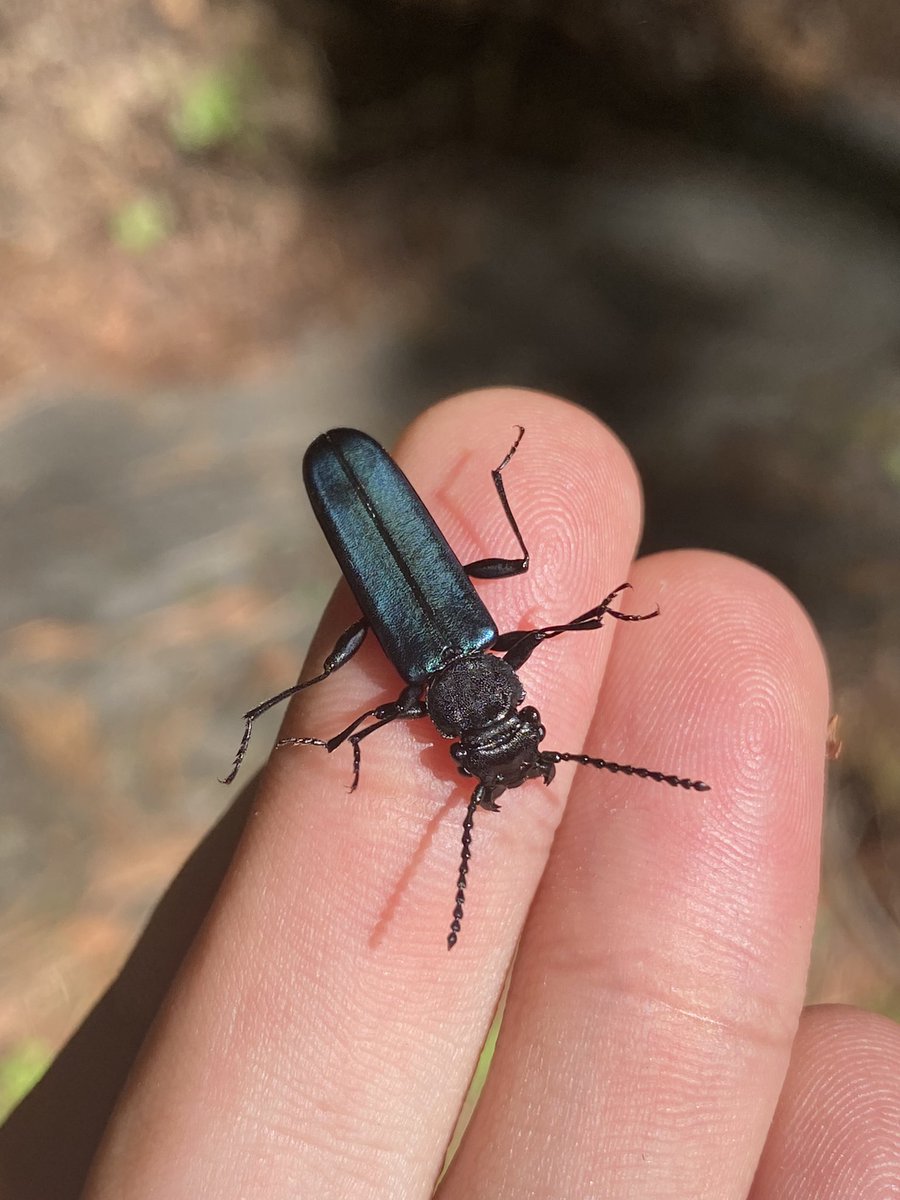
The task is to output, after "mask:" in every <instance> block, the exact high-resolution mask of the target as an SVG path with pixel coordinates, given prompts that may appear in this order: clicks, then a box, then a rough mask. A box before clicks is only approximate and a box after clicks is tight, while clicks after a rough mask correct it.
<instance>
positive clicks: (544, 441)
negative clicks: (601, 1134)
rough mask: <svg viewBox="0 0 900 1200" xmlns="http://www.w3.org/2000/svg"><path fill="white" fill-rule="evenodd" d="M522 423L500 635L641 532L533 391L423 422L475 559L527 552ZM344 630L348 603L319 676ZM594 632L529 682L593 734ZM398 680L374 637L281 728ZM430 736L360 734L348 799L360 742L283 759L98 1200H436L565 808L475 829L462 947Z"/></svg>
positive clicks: (598, 571) (568, 427) (454, 406)
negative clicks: (500, 478) (508, 516)
mask: <svg viewBox="0 0 900 1200" xmlns="http://www.w3.org/2000/svg"><path fill="white" fill-rule="evenodd" d="M516 424H522V425H524V426H526V428H527V431H528V432H527V440H526V442H523V444H522V447H521V450H520V453H519V455H518V456H517V457H516V459H515V461H514V463H513V464H511V465H510V468H509V471H508V472H507V475H506V477H505V478H506V485H507V492H508V494H509V496H510V501H511V503H512V505H513V507H514V509H515V511H516V513H517V516H518V519H519V524H520V526H521V527H522V529H523V530H524V531H525V535H526V540H527V541H528V543H529V547H530V549H531V551H532V555H533V562H534V564H535V566H534V568H533V569H532V571H531V572H530V573H529V575H527V576H525V577H522V578H518V579H514V580H509V581H498V582H492V583H486V584H484V585H483V586H482V589H481V590H482V594H483V595H484V596H485V598H486V599H487V601H488V603H489V605H490V607H491V611H492V612H493V613H494V614H495V616H496V617H497V619H498V624H499V625H500V628H501V629H506V628H515V627H516V626H517V625H519V624H520V622H521V619H522V618H523V616H524V618H525V623H526V624H532V625H534V624H542V623H548V621H549V619H550V618H555V617H557V616H558V615H559V612H560V609H561V608H562V610H563V611H564V612H565V611H567V610H568V609H569V607H570V606H571V610H572V612H573V613H577V612H579V611H583V610H584V609H586V608H588V607H590V605H591V604H592V603H596V602H597V600H598V599H600V598H602V596H598V594H597V593H598V587H597V580H598V579H601V580H603V583H604V587H606V586H607V585H606V581H607V580H608V579H610V578H611V579H613V580H614V581H615V582H618V581H619V580H620V579H621V578H622V577H623V576H622V573H623V571H624V569H625V565H626V564H627V562H628V561H629V560H630V555H631V553H632V552H633V546H634V542H635V538H636V536H637V530H638V524H639V494H638V489H637V484H636V479H635V475H634V471H633V468H632V466H631V463H630V460H629V459H628V457H627V455H626V454H625V453H624V451H623V450H622V448H621V447H620V446H619V444H618V443H617V442H616V441H615V439H613V438H612V436H611V435H610V434H609V433H608V431H606V430H605V429H604V428H603V427H602V426H601V425H600V424H599V423H598V422H596V421H595V420H594V419H593V418H591V417H589V416H588V415H587V414H586V413H584V412H582V411H581V410H579V409H576V408H573V407H570V406H568V405H565V404H562V403H561V402H558V401H551V400H548V399H547V398H546V397H540V396H537V395H534V394H530V393H522V392H494V393H486V394H484V393H483V394H476V395H474V396H466V397H461V398H458V399H456V400H454V401H451V402H449V403H447V404H445V405H442V406H440V407H438V408H437V409H435V410H433V411H432V412H430V413H429V414H427V415H426V416H425V417H424V418H422V419H421V420H420V421H419V422H417V423H416V425H415V426H414V427H413V429H412V431H411V433H410V434H409V435H408V436H407V437H406V438H405V439H404V441H403V442H402V444H401V447H400V450H399V453H398V457H399V458H400V461H401V462H402V464H403V465H404V466H405V467H406V468H407V469H408V471H409V473H410V475H411V477H412V479H413V481H414V482H415V483H416V484H418V485H419V486H420V488H421V490H422V492H423V495H424V498H425V500H426V502H427V503H428V504H429V506H430V507H431V508H432V510H433V512H434V513H435V516H436V517H437V519H438V522H439V524H440V525H441V526H442V528H444V529H445V530H446V531H447V533H448V535H449V538H450V541H451V543H452V544H453V545H454V546H455V547H456V548H457V550H458V551H459V552H460V555H461V557H463V559H464V561H466V560H470V559H475V558H483V557H485V556H486V555H494V554H499V555H501V556H506V555H509V554H513V553H515V545H514V542H513V539H512V535H511V533H510V530H509V528H508V526H507V524H506V521H505V518H504V516H503V512H502V509H501V507H500V504H499V502H498V500H497V497H496V494H495V493H494V492H493V489H492V488H491V485H490V477H489V473H488V468H490V467H493V466H495V465H496V464H497V462H499V460H500V459H501V458H502V456H503V454H504V453H505V451H506V449H507V448H508V445H509V443H510V442H511V440H512V436H513V435H514V433H515V429H514V426H515V425H516ZM526 450H527V451H528V453H526ZM513 468H515V470H514V469H513ZM583 547H586V552H585V551H584V550H583ZM352 617H353V613H352V610H351V609H350V608H349V607H348V605H347V603H346V600H342V599H338V600H337V601H336V603H335V604H334V605H333V606H332V608H331V609H330V610H329V614H328V617H327V619H326V627H325V629H324V630H323V633H322V637H320V638H319V639H318V640H317V651H316V663H319V662H321V658H322V654H323V653H324V652H326V651H327V649H328V648H329V647H330V646H331V645H333V644H334V641H335V638H336V636H337V633H338V630H339V629H340V628H341V627H342V625H347V624H348V623H349V622H350V620H352ZM562 641H563V639H560V642H562ZM575 641H576V642H577V639H575ZM582 642H583V644H581V645H577V644H574V643H573V642H570V644H569V645H568V646H562V645H560V647H559V649H558V650H557V649H556V648H553V650H552V652H550V648H548V653H547V654H546V655H545V656H544V658H543V672H541V671H535V672H533V673H531V676H530V678H531V680H532V681H533V682H536V686H535V694H536V695H539V696H540V698H541V700H542V699H543V695H544V694H545V691H544V689H543V688H541V690H540V692H538V686H537V685H538V684H540V683H541V682H544V683H546V684H547V688H546V694H547V696H548V704H547V706H546V712H545V715H546V718H547V721H548V723H550V724H553V725H557V723H558V727H560V728H565V729H566V731H567V736H570V737H573V738H574V739H575V740H576V742H580V740H581V737H582V735H583V731H584V728H585V726H586V722H587V716H588V714H589V713H590V712H591V711H592V709H593V705H594V700H595V694H596V688H597V686H598V680H599V673H600V667H601V660H602V655H603V651H604V644H605V642H604V639H603V638H599V637H588V638H585V639H582ZM554 669H555V670H557V671H559V672H560V678H562V679H563V680H565V686H564V687H559V686H558V684H559V678H549V677H548V676H547V672H548V671H549V672H552V671H553V670H554ZM307 673H309V672H307ZM551 684H552V685H553V686H552V687H551ZM399 690H400V689H399V680H398V679H397V677H396V675H395V674H394V673H393V672H391V670H390V669H389V668H388V666H387V664H386V663H385V661H384V659H383V656H381V655H380V652H379V651H378V649H377V647H376V646H375V645H371V644H367V645H366V646H365V647H364V648H363V650H362V651H361V652H360V654H359V655H358V656H357V657H356V658H355V659H354V660H353V662H352V663H351V664H349V665H348V666H347V667H346V668H345V669H342V670H341V671H340V672H339V673H337V675H335V676H334V677H333V678H332V679H330V680H329V681H328V683H327V685H323V686H322V687H320V688H316V689H314V690H313V692H312V693H306V694H304V695H303V696H302V697H301V701H302V703H300V704H298V705H296V706H295V708H294V709H293V710H292V711H291V713H290V714H289V718H288V721H287V723H286V732H289V733H290V734H291V735H293V736H296V735H306V734H315V735H321V734H323V733H324V734H325V735H326V736H328V735H329V734H331V733H333V732H334V731H335V730H338V729H340V728H342V727H343V725H344V724H346V723H347V722H348V721H349V720H350V719H351V718H352V717H353V715H354V714H356V713H358V712H360V711H362V710H364V709H366V708H370V707H371V706H372V705H373V703H376V702H379V701H380V700H383V699H388V698H391V697H393V696H395V695H396V694H397V693H398V691H399ZM421 724H424V722H422V723H421ZM433 740H435V737H434V731H433V730H432V729H431V727H430V726H428V727H427V728H425V729H422V730H420V729H418V728H416V727H415V726H404V725H403V723H401V722H397V723H396V724H394V725H392V726H389V727H388V728H386V729H384V730H382V731H380V732H379V734H378V735H376V736H375V737H373V738H370V739H369V740H367V741H366V742H365V743H364V745H363V749H364V755H363V763H362V767H363V775H362V783H361V786H360V789H359V790H358V791H357V792H356V793H355V794H354V795H353V796H348V794H347V782H348V778H349V769H350V754H349V752H347V753H346V754H344V755H342V754H341V753H340V751H338V752H336V753H335V754H334V755H332V756H328V755H326V754H324V753H323V752H322V750H321V749H316V748H311V747H306V748H303V749H301V748H297V749H291V750H284V751H279V752H278V753H276V754H275V755H273V758H272V760H271V762H270V764H269V768H268V770H267V772H266V774H265V776H264V778H263V781H262V784H261V786H260V792H259V799H258V806H257V812H256V814H255V815H254V817H253V818H251V821H250V822H249V825H248V829H247V833H246V834H245V837H244V840H243V842H242V844H241V846H240V848H239V850H238V853H237V855H236V858H235V861H234V864H233V866H232V869H231V871H230V873H229V875H228V877H227V878H226V880H225V883H224V885H223V888H222V890H221V892H220V896H219V899H218V902H217V904H216V905H215V906H214V908H213V911H212V913H211V915H210V918H209V920H208V921H207V924H206V926H205V928H204V930H203V932H202V934H201V936H200V938H199V939H198V942H197V943H196V944H195V946H194V949H193V952H192V954H191V955H190V957H189V959H188V962H187V963H186V966H185V969H184V970H183V972H182V974H181V976H180V977H179V979H178V980H177V982H176V985H175V987H174V989H173V991H172V993H171V995H170V998H169V1002H168V1004H167V1006H166V1008H165V1010H164V1013H163V1015H162V1018H161V1020H160V1021H159V1023H158V1024H157V1026H156V1028H155V1030H154V1032H153V1034H152V1035H151V1038H150V1040H149V1042H148V1045H147V1047H146V1049H145V1053H144V1055H143V1057H142V1059H141V1061H140V1063H139V1065H138V1068H137V1070H136V1072H135V1074H134V1076H133V1078H132V1080H131V1082H130V1084H129V1087H128V1089H127V1090H126V1094H125V1097H124V1100H123V1103H122V1105H121V1107H120V1110H119V1113H118V1115H117V1117H116V1118H115V1119H114V1121H113V1125H112V1130H111V1134H110V1137H109V1140H108V1142H107V1144H106V1146H105V1148H104V1150H103V1151H102V1152H101V1160H100V1162H99V1164H98V1167H97V1171H96V1174H95V1177H94V1181H93V1188H92V1189H90V1188H89V1191H88V1195H89V1196H90V1197H91V1198H92V1200H101V1198H104V1200H105V1198H106V1197H111V1196H115V1197H117V1198H120V1197H128V1198H129V1200H132V1198H133V1200H139V1198H141V1197H144V1196H151V1195H153V1196H156V1195H165V1196H166V1197H167V1200H178V1198H179V1197H181V1196H194V1195H196V1194H207V1195H215V1196H216V1197H217V1198H218V1200H229V1198H230V1197H237V1196H241V1197H255V1196H257V1195H259V1196H263V1195H264V1196H265V1197H266V1200H278V1198H279V1197H281V1196H285V1197H286V1196H292V1197H293V1196H295V1195H297V1194H298V1192H299V1193H301V1194H304V1195H315V1196H318V1197H323V1198H324V1197H329V1196H343V1195H351V1194H352V1195H354V1196H357V1195H403V1196H410V1197H412V1196H416V1195H423V1196H424V1195H428V1194H429V1193H430V1189H431V1187H432V1185H433V1181H434V1178H435V1176H436V1174H437V1172H438V1170H439V1168H440V1165H441V1158H442V1154H443V1149H444V1146H445V1144H446V1141H447V1140H448V1138H449V1135H450V1132H451V1130H452V1125H453V1121H454V1119H455V1116H456V1113H457V1111H458V1108H459V1105H460V1103H461V1101H462V1098H463V1095H464V1093H465V1089H466V1085H467V1083H468V1080H469V1077H470V1075H471V1072H472V1069H473V1066H474V1062H475V1059H476V1057H477V1052H478V1048H479V1046H480V1044H481V1042H482V1040H483V1038H484V1035H485V1032H486V1029H487V1026H488V1024H489V1021H490V1018H491V1014H492V1012H493V1008H494V1006H495V1004H496V999H497V995H498V992H499V989H500V986H501V983H502V980H503V977H504V974H505V971H506V968H507V964H508V962H509V959H510V957H511V954H512V951H513V947H514V945H515V941H516V938H517V936H518V931H519V928H520V926H521V923H522V921H523V919H524V915H525V912H526V910H527V906H528V903H529V901H530V898H531V895H532V893H533V890H534V887H535V885H536V882H537V879H538V877H539V875H540V871H541V869H542V867H543V865H544V862H545V859H546V855H547V852H548V848H549V844H550V841H551V838H552V834H553V829H554V825H555V823H556V821H557V820H558V817H559V813H560V808H561V795H562V793H561V791H556V792H553V791H548V790H547V789H544V788H542V787H540V786H539V785H537V784H534V785H532V786H529V787H526V788H523V789H522V790H521V791H520V792H516V793H514V794H513V796H514V799H515V803H513V800H512V799H511V800H510V803H509V804H508V805H507V806H506V807H507V809H508V811H506V812H504V813H503V814H501V815H497V814H493V813H482V814H479V821H478V825H477V827H476V830H475V835H476V842H475V855H474V858H473V863H472V875H471V877H470V878H471V881H472V882H471V887H470V889H469V891H468V897H469V899H468V904H467V914H466V922H465V925H464V927H463V933H462V937H461V939H460V944H459V945H458V946H457V948H456V949H455V950H454V952H453V954H452V955H448V953H447V950H446V942H445V938H446V932H447V926H448V923H449V918H450V910H451V907H452V903H453V894H454V890H455V887H454V885H455V880H456V872H457V868H458V864H459V855H460V828H461V820H462V816H461V809H462V808H463V807H464V804H465V800H466V798H467V794H468V789H467V790H465V791H464V790H462V789H461V788H460V787H459V786H458V784H456V783H454V779H455V778H458V777H456V776H455V773H454V772H453V771H452V770H451V767H450V760H449V758H448V756H447V753H446V748H445V747H443V746H442V747H440V748H439V749H438V750H435V749H433V748H432V745H431V743H432V741H433ZM347 749H348V748H347V747H344V750H345V751H346V750H347ZM520 797H521V799H520ZM436 1081H437V1082H436Z"/></svg>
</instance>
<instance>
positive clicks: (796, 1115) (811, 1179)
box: [750, 1005, 900, 1200]
mask: <svg viewBox="0 0 900 1200" xmlns="http://www.w3.org/2000/svg"><path fill="white" fill-rule="evenodd" d="M898 1189H900V1028H898V1027H897V1025H895V1024H894V1022H893V1021H889V1020H887V1018H885V1017H879V1016H875V1015H874V1014H873V1013H865V1012H860V1011H859V1009H853V1008H843V1007H840V1006H838V1005H821V1006H818V1007H814V1008H809V1009H807V1010H806V1012H804V1014H803V1018H802V1020H801V1022H800V1029H799V1031H798V1033H797V1037H796V1040H795V1042H794V1049H793V1053H792V1055H791V1065H790V1068H789V1070H788V1075H787V1079H786V1080H785V1084H784V1090H783V1091H782V1094H781V1099H780V1100H779V1102H778V1109H777V1111H776V1113H775V1120H774V1121H773V1122H772V1128H771V1130H770V1132H769V1138H768V1141H767V1142H766V1148H765V1150H764V1151H763V1156H762V1161H761V1162H760V1164H759V1170H758V1171H757V1174H756V1179H755V1180H754V1183H753V1188H752V1190H751V1192H750V1200H847V1197H850V1196H852V1197H853V1200H884V1198H885V1197H887V1196H895V1195H897V1194H898Z"/></svg>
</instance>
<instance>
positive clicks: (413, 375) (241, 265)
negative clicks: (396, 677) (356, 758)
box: [0, 0, 900, 1108]
mask: <svg viewBox="0 0 900 1200" xmlns="http://www.w3.org/2000/svg"><path fill="white" fill-rule="evenodd" d="M0 145H2V147H3V155H2V160H0V280H2V293H0V295H2V299H0V493H2V505H0V562H2V564H3V574H4V585H3V588H2V592H0V711H2V724H0V778H2V799H0V911H2V916H3V919H2V926H0V1107H3V1108H5V1107H8V1106H9V1105H10V1104H12V1102H13V1101H14V1100H15V1098H16V1097H17V1096H18V1095H20V1094H21V1093H22V1091H23V1090H24V1089H25V1088H27V1086H28V1085H29V1083H30V1082H31V1081H32V1080H33V1079H35V1078H36V1077H37V1075H38V1074H39V1073H40V1071H41V1070H42V1069H43V1067H44V1065H45V1064H46V1062H47V1061H48V1059H49V1057H50V1056H51V1055H52V1053H53V1052H54V1051H55V1049H56V1048H57V1047H58V1046H59V1045H60V1044H61V1043H62V1042H63V1041H64V1040H65V1038H66V1037H67V1035H68V1034H69V1033H70V1032H71V1031H72V1029H73V1028H74V1027H75V1026H76V1025H77V1023H78V1022H79V1021H80V1019H81V1018H82V1017H83V1015H84V1014H85V1012H86V1011H87V1010H88V1009H89V1008H90V1006H91V1004H92V1003H93V1001H94V999H95V998H96V997H97V995H98V994H99V992H100V991H102V989H103V988H104V987H105V985H106V984H107V982H108V981H109V980H110V978H111V977H112V976H113V974H114V973H115V972H116V970H117V969H118V967H119V965H120V964H121V962H122V960H123V958H124V956H125V955H126V953H127V951H128V948H129V946H130V945H131V944H132V942H133V940H134V938H135V936H136V933H137V931H138V930H139V929H140V927H141V926H142V924H143V923H144V921H145V920H146V918H147V916H148V914H149V912H150V911H151V909H152V907H153V905H154V903H155V901H156V900H157V898H158V897H159V895H160V893H161V892H162V891H163V889H164V887H165V885H166V883H167V881H168V880H169V878H170V876H171V875H172V874H173V872H174V871H175V870H176V869H177V867H178V866H179V865H180V863H181V862H182V861H183V860H184V858H185V856H186V855H187V854H188V852H189V851H190V849H191V847H192V846H193V845H194V844H195V843H196V842H197V840H198V839H199V838H200V836H201V835H202V834H203V832H204V831H205V830H206V829H207V828H208V827H209V826H210V825H211V823H213V822H214V821H215V820H216V818H217V817H218V816H219V815H220V814H221V813H222V812H223V810H224V808H225V806H226V805H227V804H228V803H229V801H230V800H231V799H232V798H233V796H232V794H231V793H228V792H226V791H225V789H223V788H221V787H220V786H219V785H218V783H217V782H216V777H217V775H221V774H222V773H223V772H224V771H225V770H226V769H227V766H228V764H229V762H230V760H231V756H232V754H233V751H234V745H235V741H236V739H237V736H238V735H239V734H240V719H239V717H240V713H241V712H242V711H243V710H244V708H246V707H247V706H248V705H249V704H250V703H252V702H254V701H256V700H258V699H260V698H262V697H264V696H266V695H268V694H270V693H272V692H274V691H277V690H278V689H280V688H282V687H283V686H285V685H286V684H287V683H288V682H289V681H291V680H292V679H293V678H294V677H295V674H296V671H297V669H298V666H299V664H300V662H301V661H302V658H303V654H304V649H305V645H306V642H307V639H308V637H309V636H310V634H311V631H312V629H313V627H314V624H315V621H316V618H317V615H318V613H319V611H320V610H321V607H322V605H323V602H324V600H325V599H326V597H327V595H328V593H329V591H330V589H331V587H332V585H333V582H334V580H335V577H336V569H335V567H334V565H333V564H332V562H331V560H330V556H329V555H328V553H327V551H326V550H325V549H324V546H323V544H322V539H321V537H320V535H319V533H318V530H317V528H316V527H315V524H314V521H313V518H312V516H311V514H310V513H309V510H308V506H307V503H306V499H305V495H304V494H303V491H302V485H301V483H300V479H299V465H300V460H301V457H302V453H303V450H304V448H305V446H306V445H307V444H308V442H309V441H310V440H311V439H312V437H313V436H314V435H315V434H316V433H318V432H319V431H321V430H322V429H323V428H326V427H329V426H331V425H334V424H338V423H346V424H351V425H358V426H361V427H363V428H365V429H367V430H369V431H370V432H372V433H373V434H375V435H376V436H378V437H380V438H381V439H382V440H384V441H385V442H387V443H388V444H389V443H390V442H391V440H392V439H393V438H394V436H395V435H396V433H397V432H398V431H399V429H400V428H401V427H402V426H403V424H404V423H405V422H406V421H407V420H408V419H409V418H410V417H411V416H412V415H413V414H414V413H415V412H417V411H418V410H420V409H421V408H423V407H424V406H426V405H427V404H429V403H431V402H432V401H434V400H435V399H437V398H439V397H441V396H443V395H445V394H447V393H448V392H452V391H454V390H458V389H461V388H465V387H469V386H476V385H485V384H493V383H515V384H522V385H531V386H534V387H540V388H545V389H549V390H552V391H556V392H560V393H562V394H564V395H566V396H569V397H571V398H573V399H576V400H578V401H580V402H581V403H582V404H584V405H586V406H588V407H590V408H592V409H594V410H595V411H596V412H597V413H599V414H600V415H601V416H602V417H603V418H604V419H605V420H606V421H607V422H609V423H610V424H611V425H612V427H613V428H614V429H615V430H616V431H617V432H618V433H619V435H620V436H621V437H622V438H623V439H624V440H625V441H626V442H627V443H628V445H629V446H630V447H631V449H632V452H633V453H634V455H635V457H636V459H637V462H638V464H639V466H640V468H641V470H642V473H643V477H644V481H645V485H646V489H647V534H646V538H645V543H644V549H645V550H657V549H660V548H663V547H668V546H676V545H683V544H688V545H699V546H709V547H714V548H717V549H720V550H726V551H730V552H732V553H735V554H740V555H744V556H746V557H748V558H750V559H752V560H754V561H755V562H757V563H760V564H761V565H762V566H764V567H766V568H768V569H769V570H771V571H773V572H775V573H776V574H778V575H779V576H780V577H781V578H783V579H784V580H785V582H786V583H787V584H788V585H789V586H790V587H791V588H792V589H793V590H794V591H795V592H796V593H797V595H798V596H799V597H800V599H801V601H802V602H803V603H804V604H805V605H806V607H807V608H808V609H809V611H810V612H811V613H812V615H813V618H814V619H815V620H816V622H817V624H818V627H819V629H820V631H821V635H822V637H823V639H824V641H825V643H826V646H827V649H828V652H829V655H830V659H831V663H832V670H833V679H834V700H833V707H834V711H835V712H836V713H839V714H840V718H841V724H840V730H839V733H838V734H837V735H836V737H835V742H836V741H837V740H838V739H840V740H842V742H843V753H842V755H841V756H840V757H839V758H838V759H837V760H836V761H835V762H834V764H833V766H832V773H831V795H830V801H829V812H828V819H827V824H826V836H825V870H824V880H823V899H822V909H821V917H820V922H819V928H818V933H817V940H816V947H815V956H814V962H813V967H812V973H811V977H810V985H809V990H810V998H811V999H814V1000H824V999H827V1000H846V1001H849V1002H854V1003H861V1004H865V1005H868V1006H870V1007H874V1008H878V1009H880V1010H881V1011H883V1012H886V1013H889V1014H890V1015H893V1016H894V1017H895V1018H900V800H898V796H900V747H898V740H897V736H896V731H897V729H898V726H900V638H898V626H900V606H898V600H897V597H898V592H900V403H898V397H900V12H897V11H896V10H895V9H894V7H893V6H891V5H889V4H887V3H885V2H883V0H878V2H876V0H705V3H704V4H702V5H697V4H692V3H686V2H684V0H628V2H627V3H621V0H555V2H554V3H553V4H549V3H544V2H541V0H391V2H388V0H231V2H228V3H226V2H216V0H82V2H81V3H79V4H77V5H72V4H66V3H64V2H62V0H5V3H4V5H3V9H2V12H0ZM615 582H617V581H616V580H613V581H610V583H611V584H612V583H615ZM276 720H277V718H276ZM274 728H275V721H274V720H273V722H272V723H271V725H270V726H267V727H266V729H261V730H260V732H259V734H258V737H257V740H256V742H255V744H254V751H255V752H256V756H255V758H254V759H253V761H252V762H251V764H250V767H251V770H252V768H253V766H254V765H255V764H257V763H258V762H259V761H260V758H261V756H262V754H263V752H264V748H265V746H266V744H267V738H268V737H270V736H271V734H272V733H273V731H274ZM823 736H824V731H823ZM835 750H836V745H835ZM248 774H249V772H248Z"/></svg>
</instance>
